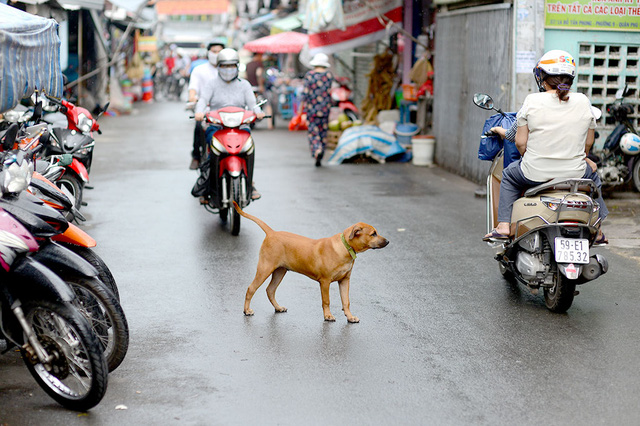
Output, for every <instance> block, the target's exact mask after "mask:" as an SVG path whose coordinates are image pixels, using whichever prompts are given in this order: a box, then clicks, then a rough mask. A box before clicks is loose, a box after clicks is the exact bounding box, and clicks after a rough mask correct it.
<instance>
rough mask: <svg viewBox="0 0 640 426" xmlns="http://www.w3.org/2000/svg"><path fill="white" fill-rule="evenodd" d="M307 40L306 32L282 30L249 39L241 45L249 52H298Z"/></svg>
mask: <svg viewBox="0 0 640 426" xmlns="http://www.w3.org/2000/svg"><path fill="white" fill-rule="evenodd" d="M308 40H309V36H307V35H306V34H303V33H296V32H284V33H278V34H274V35H270V36H266V37H262V38H259V39H256V40H253V41H250V42H249V43H245V45H244V46H243V47H244V48H245V49H247V50H248V51H250V52H260V53H265V52H269V53H300V51H301V50H302V47H303V46H304V45H305V44H306V43H307V41H308Z"/></svg>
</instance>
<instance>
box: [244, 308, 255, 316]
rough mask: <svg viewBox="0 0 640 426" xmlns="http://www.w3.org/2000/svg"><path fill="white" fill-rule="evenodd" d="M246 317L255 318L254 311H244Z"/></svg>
mask: <svg viewBox="0 0 640 426" xmlns="http://www.w3.org/2000/svg"><path fill="white" fill-rule="evenodd" d="M244 315H245V316H247V317H250V316H253V309H247V310H246V311H244Z"/></svg>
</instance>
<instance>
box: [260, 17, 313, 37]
mask: <svg viewBox="0 0 640 426" xmlns="http://www.w3.org/2000/svg"><path fill="white" fill-rule="evenodd" d="M303 20H304V15H300V14H295V15H289V16H287V17H286V18H282V19H276V20H273V21H271V22H270V23H269V25H270V26H271V34H277V33H282V32H286V31H293V30H297V29H298V28H300V27H302V21H303Z"/></svg>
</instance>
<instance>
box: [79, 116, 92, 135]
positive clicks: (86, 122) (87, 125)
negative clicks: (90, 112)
mask: <svg viewBox="0 0 640 426" xmlns="http://www.w3.org/2000/svg"><path fill="white" fill-rule="evenodd" d="M91 126H93V119H91V118H89V117H87V116H86V115H85V114H83V113H80V114H78V129H80V131H81V132H82V133H89V132H90V131H91Z"/></svg>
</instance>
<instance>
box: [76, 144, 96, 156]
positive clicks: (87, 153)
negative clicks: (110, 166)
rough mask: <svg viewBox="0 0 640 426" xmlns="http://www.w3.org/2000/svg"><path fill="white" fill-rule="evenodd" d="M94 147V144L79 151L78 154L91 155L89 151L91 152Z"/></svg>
mask: <svg viewBox="0 0 640 426" xmlns="http://www.w3.org/2000/svg"><path fill="white" fill-rule="evenodd" d="M92 149H93V147H92V146H90V147H88V148H84V149H81V150H80V151H78V154H79V155H89V153H90V152H91V150H92Z"/></svg>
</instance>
